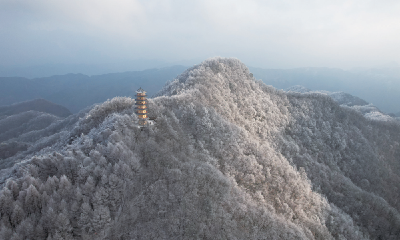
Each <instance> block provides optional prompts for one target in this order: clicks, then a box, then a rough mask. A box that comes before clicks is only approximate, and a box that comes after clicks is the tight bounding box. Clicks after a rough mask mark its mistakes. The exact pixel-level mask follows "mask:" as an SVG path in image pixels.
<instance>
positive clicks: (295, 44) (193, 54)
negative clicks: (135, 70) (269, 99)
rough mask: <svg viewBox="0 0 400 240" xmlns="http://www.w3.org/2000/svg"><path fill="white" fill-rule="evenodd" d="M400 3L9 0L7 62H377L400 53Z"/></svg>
mask: <svg viewBox="0 0 400 240" xmlns="http://www.w3.org/2000/svg"><path fill="white" fill-rule="evenodd" d="M399 12H400V3H399V2H398V1H389V0H387V1H377V0H370V1H362V0H351V1H343V0H340V1H334V2H331V3H328V2H327V1H313V0H308V1H296V0H289V1H261V0H246V1H240V0H230V1H227V0H223V1H212V0H202V1H199V0H195V1H183V0H169V1H168V0H166V1H160V0H158V1H156V0H129V1H128V0H121V1H104V0H102V1H95V0H87V1H78V0H68V1H66V0H60V1H51V0H34V1H25V0H0V35H1V36H2V37H1V38H0V52H1V53H2V54H1V56H0V65H7V66H10V65H26V66H30V65H35V64H49V63H52V64H109V63H115V62H124V61H127V60H137V59H159V60H162V61H167V62H177V61H179V62H182V61H183V62H184V61H186V60H190V61H189V62H193V60H194V61H196V62H198V61H200V60H202V59H205V58H207V57H211V56H231V57H238V58H239V59H241V60H242V61H244V62H245V63H246V64H248V65H250V66H255V67H264V68H291V67H308V66H312V67H319V66H324V67H340V68H352V67H371V66H375V65H380V64H385V63H388V62H392V61H397V62H400V57H399V56H400V47H399V43H400V34H399V32H400V17H399V14H398V13H399ZM127 70H129V69H127Z"/></svg>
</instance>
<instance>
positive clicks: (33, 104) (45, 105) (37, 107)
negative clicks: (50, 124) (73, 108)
mask: <svg viewBox="0 0 400 240" xmlns="http://www.w3.org/2000/svg"><path fill="white" fill-rule="evenodd" d="M27 111H37V112H43V113H50V114H53V115H55V116H58V117H67V116H69V115H71V114H72V113H71V112H70V111H69V110H68V109H67V108H65V107H63V106H61V105H58V104H55V103H52V102H49V101H47V100H45V99H34V100H30V101H26V102H20V103H14V104H12V105H9V106H2V107H0V118H3V117H5V116H11V115H14V114H18V113H22V112H27Z"/></svg>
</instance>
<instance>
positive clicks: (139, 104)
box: [135, 88, 147, 126]
mask: <svg viewBox="0 0 400 240" xmlns="http://www.w3.org/2000/svg"><path fill="white" fill-rule="evenodd" d="M146 97H147V95H146V91H145V90H143V89H142V88H139V89H138V90H137V91H136V99H135V100H136V114H137V116H138V118H139V125H141V126H146V125H147V106H146V104H147V99H146Z"/></svg>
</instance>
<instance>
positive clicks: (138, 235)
mask: <svg viewBox="0 0 400 240" xmlns="http://www.w3.org/2000/svg"><path fill="white" fill-rule="evenodd" d="M134 103H135V102H134V100H133V99H131V98H114V99H111V100H108V101H106V102H104V103H103V104H100V105H97V106H95V107H93V108H92V109H88V110H87V111H83V112H81V113H80V115H79V117H78V115H74V116H75V117H74V118H73V119H72V116H70V117H68V118H69V119H70V120H69V122H68V123H66V122H65V124H64V125H63V127H60V128H57V129H58V132H57V133H55V134H54V135H51V134H47V135H46V137H44V138H43V139H40V140H38V142H40V143H41V145H40V146H37V148H36V149H37V152H35V151H33V150H32V151H31V152H29V153H26V154H25V155H21V157H20V158H18V159H17V158H15V157H14V158H13V159H12V163H16V164H15V165H14V166H13V167H4V169H3V170H1V174H2V175H1V176H2V178H3V179H4V182H3V187H4V188H3V189H2V190H1V193H0V213H1V230H0V238H1V239H28V238H30V239H324V240H325V239H399V238H400V214H399V211H400V203H399V202H398V199H399V197H400V196H399V191H398V189H399V188H400V125H399V123H397V122H395V121H388V122H383V121H375V120H372V119H367V118H365V117H364V116H363V115H362V114H361V113H360V112H357V111H355V110H354V109H351V108H348V107H341V106H340V105H338V103H336V102H335V101H334V100H333V99H332V98H331V97H329V96H327V95H322V94H317V93H296V92H289V93H287V92H284V91H280V90H277V89H275V88H273V87H271V86H267V85H265V84H264V83H263V82H261V81H256V80H255V79H254V78H253V76H252V74H251V73H250V72H249V70H248V68H247V67H246V66H245V65H244V64H243V63H241V62H240V61H239V60H236V59H224V58H215V59H210V60H207V61H205V62H203V63H201V64H199V65H196V66H194V67H192V68H190V69H188V70H186V71H185V72H184V73H182V74H181V75H180V76H179V77H178V78H177V79H175V80H173V81H171V82H168V83H167V84H166V85H165V86H164V88H163V89H162V90H161V91H160V92H159V93H158V94H157V95H156V97H155V98H153V99H149V110H150V114H149V115H150V117H156V118H157V122H156V124H155V125H154V126H150V127H148V128H145V129H143V130H141V129H139V128H138V125H137V121H138V118H137V117H136V115H135V113H134ZM53 136H54V137H53ZM2 161H8V159H3V160H2Z"/></svg>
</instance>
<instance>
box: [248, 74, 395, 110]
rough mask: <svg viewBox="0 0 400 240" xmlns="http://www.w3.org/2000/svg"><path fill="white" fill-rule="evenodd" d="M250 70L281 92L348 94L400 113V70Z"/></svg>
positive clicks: (257, 77)
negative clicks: (295, 89) (296, 89)
mask: <svg viewBox="0 0 400 240" xmlns="http://www.w3.org/2000/svg"><path fill="white" fill-rule="evenodd" d="M249 69H250V71H251V72H252V73H253V74H254V77H255V78H256V79H261V80H262V81H263V82H264V83H266V84H267V85H272V86H273V87H275V88H278V89H287V88H289V87H292V86H294V85H301V86H304V87H306V88H309V89H311V90H314V91H315V90H321V89H323V90H326V91H330V92H346V93H349V94H351V95H353V96H357V97H360V98H362V99H365V100H366V101H367V102H369V103H373V104H374V105H375V106H377V107H378V108H379V109H381V110H382V111H384V112H386V113H395V112H399V110H400V68H399V67H393V68H380V69H355V70H352V71H346V70H342V69H335V68H296V69H262V68H252V67H250V68H249Z"/></svg>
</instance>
